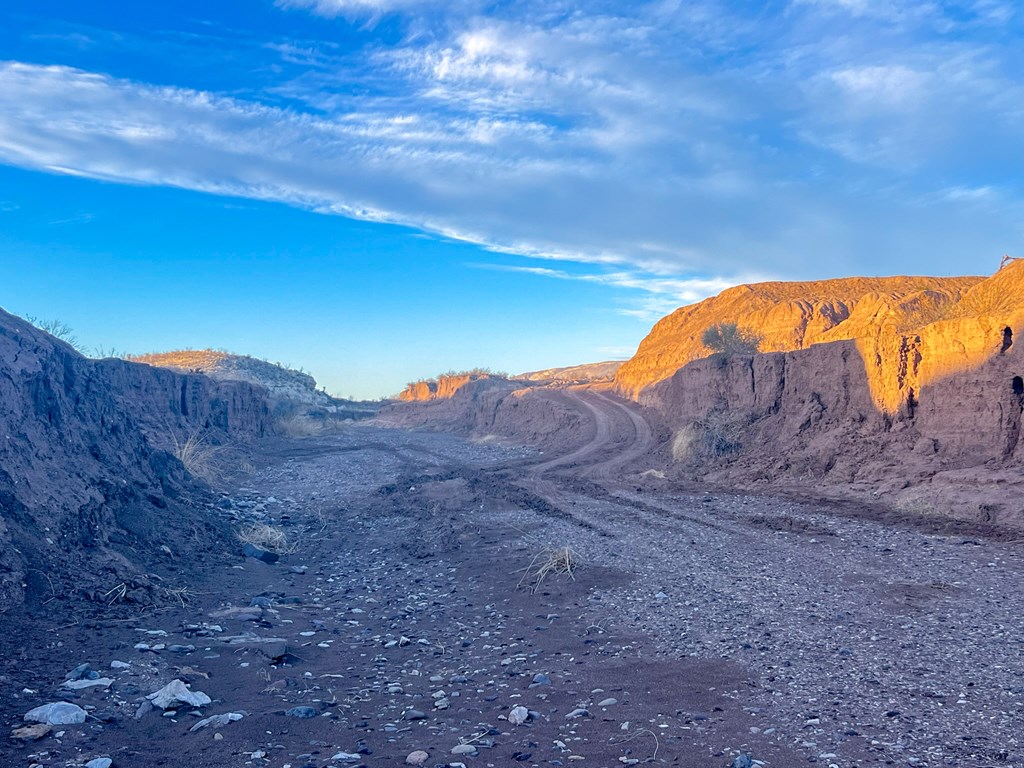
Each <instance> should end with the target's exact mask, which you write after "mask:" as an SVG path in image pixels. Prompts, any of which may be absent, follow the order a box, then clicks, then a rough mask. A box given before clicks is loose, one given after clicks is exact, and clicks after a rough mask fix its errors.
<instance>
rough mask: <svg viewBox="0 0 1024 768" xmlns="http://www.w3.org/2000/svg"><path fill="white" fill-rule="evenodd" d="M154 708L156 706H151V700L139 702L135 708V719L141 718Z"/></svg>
mask: <svg viewBox="0 0 1024 768" xmlns="http://www.w3.org/2000/svg"><path fill="white" fill-rule="evenodd" d="M154 709H156V707H154V706H153V702H151V701H149V700H146V701H144V702H142V703H141V704H139V707H138V709H136V710H135V719H136V720H141V719H142V718H144V717H145V716H146V715H148V714H149V713H150V712H152V711H153V710H154Z"/></svg>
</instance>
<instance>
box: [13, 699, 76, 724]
mask: <svg viewBox="0 0 1024 768" xmlns="http://www.w3.org/2000/svg"><path fill="white" fill-rule="evenodd" d="M25 721H26V722H28V723H46V724H47V725H77V724H79V723H84V722H85V710H84V709H82V708H81V707H80V706H78V705H77V704H69V703H68V702H66V701H57V702H54V703H52V704H44V705H43V706H41V707H36V708H35V709H33V710H30V711H29V712H26V713H25Z"/></svg>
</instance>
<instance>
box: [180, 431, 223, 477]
mask: <svg viewBox="0 0 1024 768" xmlns="http://www.w3.org/2000/svg"><path fill="white" fill-rule="evenodd" d="M171 445H172V449H171V453H173V454H174V456H175V458H176V459H178V461H180V462H181V463H182V464H183V465H184V466H185V469H186V470H188V473H189V474H190V475H193V476H195V477H198V478H199V479H200V480H205V481H206V482H208V483H212V482H213V481H214V480H216V479H217V478H218V477H219V476H220V471H219V469H218V467H217V464H216V461H215V459H216V458H217V455H218V454H220V453H221V452H222V451H223V450H224V448H223V447H221V446H218V445H210V444H209V443H207V442H206V440H204V439H203V436H202V434H201V433H199V432H192V433H190V434H189V435H188V437H186V438H185V439H184V440H181V439H179V438H178V435H177V434H176V433H175V432H174V431H171Z"/></svg>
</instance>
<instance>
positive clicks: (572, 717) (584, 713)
mask: <svg viewBox="0 0 1024 768" xmlns="http://www.w3.org/2000/svg"><path fill="white" fill-rule="evenodd" d="M577 717H590V712H589V711H587V710H585V709H583V708H582V707H580V708H579V709H574V710H573V711H572V712H570V713H569V714H567V715H566V716H565V719H566V720H575V719H576V718H577Z"/></svg>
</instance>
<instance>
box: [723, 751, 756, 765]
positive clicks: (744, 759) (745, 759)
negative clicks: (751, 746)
mask: <svg viewBox="0 0 1024 768" xmlns="http://www.w3.org/2000/svg"><path fill="white" fill-rule="evenodd" d="M753 766H754V761H753V760H751V759H750V756H749V755H745V754H744V755H740V756H739V757H737V758H736V759H735V760H733V761H732V765H731V766H730V767H729V768H753Z"/></svg>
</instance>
